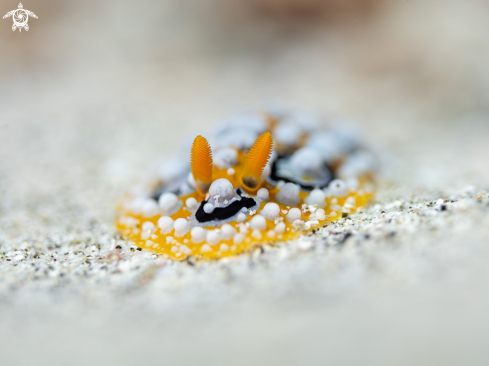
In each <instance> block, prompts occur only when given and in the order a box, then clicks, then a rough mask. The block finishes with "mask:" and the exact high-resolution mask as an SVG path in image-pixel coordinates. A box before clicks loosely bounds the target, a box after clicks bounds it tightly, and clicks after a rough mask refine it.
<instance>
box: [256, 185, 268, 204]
mask: <svg viewBox="0 0 489 366" xmlns="http://www.w3.org/2000/svg"><path fill="white" fill-rule="evenodd" d="M256 195H257V196H258V198H260V199H262V200H264V201H266V200H268V198H269V197H270V195H269V193H268V189H266V188H260V189H259V190H258V192H257V193H256Z"/></svg>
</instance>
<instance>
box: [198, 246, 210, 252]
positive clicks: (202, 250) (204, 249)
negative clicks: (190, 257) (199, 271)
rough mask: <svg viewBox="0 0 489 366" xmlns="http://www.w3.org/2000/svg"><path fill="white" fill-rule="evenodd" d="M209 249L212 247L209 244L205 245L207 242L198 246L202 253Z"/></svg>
mask: <svg viewBox="0 0 489 366" xmlns="http://www.w3.org/2000/svg"><path fill="white" fill-rule="evenodd" d="M211 250H212V248H211V247H210V246H209V245H207V244H204V245H202V247H201V248H200V251H201V252H202V253H208V252H210V251H211Z"/></svg>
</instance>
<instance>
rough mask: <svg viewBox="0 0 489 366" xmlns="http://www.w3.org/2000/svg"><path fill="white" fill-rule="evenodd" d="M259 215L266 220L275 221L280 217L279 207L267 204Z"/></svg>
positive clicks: (270, 203)
mask: <svg viewBox="0 0 489 366" xmlns="http://www.w3.org/2000/svg"><path fill="white" fill-rule="evenodd" d="M260 215H262V216H264V217H265V218H267V219H268V220H275V219H276V218H277V217H279V216H280V207H279V205H277V204H276V203H275V202H269V203H267V204H266V205H265V206H264V207H263V209H262V210H261V211H260Z"/></svg>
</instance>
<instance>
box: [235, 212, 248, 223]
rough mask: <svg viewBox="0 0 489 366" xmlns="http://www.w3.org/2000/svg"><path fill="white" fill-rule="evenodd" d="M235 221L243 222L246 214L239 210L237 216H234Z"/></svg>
mask: <svg viewBox="0 0 489 366" xmlns="http://www.w3.org/2000/svg"><path fill="white" fill-rule="evenodd" d="M236 221H238V222H245V221H246V214H244V213H243V212H240V213H239V214H238V216H237V217H236Z"/></svg>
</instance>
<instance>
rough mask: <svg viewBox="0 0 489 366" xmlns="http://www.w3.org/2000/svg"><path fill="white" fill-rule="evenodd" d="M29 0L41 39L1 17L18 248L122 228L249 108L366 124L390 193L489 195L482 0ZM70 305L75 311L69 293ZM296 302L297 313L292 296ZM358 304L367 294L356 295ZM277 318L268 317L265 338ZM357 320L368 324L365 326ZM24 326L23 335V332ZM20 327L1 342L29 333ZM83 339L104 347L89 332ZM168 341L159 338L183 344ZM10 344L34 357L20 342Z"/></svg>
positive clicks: (2, 163) (8, 232)
mask: <svg viewBox="0 0 489 366" xmlns="http://www.w3.org/2000/svg"><path fill="white" fill-rule="evenodd" d="M18 1H19V0H15V1H14V0H2V2H1V3H0V13H1V15H3V14H5V13H7V12H8V11H10V10H13V9H16V8H17V7H18ZM23 5H24V8H25V9H28V10H30V11H32V12H34V13H35V14H36V15H37V16H38V17H39V19H33V18H30V19H29V26H30V29H29V31H28V32H25V31H22V32H19V31H16V32H13V31H12V29H11V28H12V19H11V18H7V19H3V20H1V21H0V234H1V238H2V239H1V240H3V243H4V244H5V243H8V242H9V240H11V241H12V243H13V240H14V239H15V238H20V237H22V238H24V239H25V240H27V242H30V243H34V244H33V245H38V246H40V247H42V246H43V245H44V244H43V243H44V241H45V240H46V238H51V239H52V238H58V239H52V240H58V241H59V242H62V241H63V240H65V239H66V237H67V235H74V234H73V233H80V232H81V233H85V232H86V233H87V234H86V235H88V236H89V235H91V234H90V233H92V236H93V240H94V241H95V242H96V241H97V240H102V239H100V238H98V237H97V235H99V233H104V235H105V233H107V232H109V233H110V232H113V225H112V223H113V220H114V216H115V205H116V202H117V201H118V199H119V198H120V197H121V195H122V194H123V193H124V192H125V191H126V190H127V189H128V187H129V186H130V184H131V183H132V182H135V181H137V180H138V179H140V178H141V176H142V175H144V174H146V173H147V172H148V170H150V169H151V168H153V167H154V166H155V165H157V164H158V163H159V162H161V159H162V158H164V156H165V155H167V154H171V153H172V152H174V151H177V149H178V147H179V145H180V142H181V140H182V139H184V138H187V137H189V136H190V137H193V136H195V135H196V134H202V133H203V134H205V133H206V131H209V130H210V129H211V128H212V127H213V125H214V123H215V122H216V121H217V120H219V119H221V118H223V117H225V116H226V115H228V114H229V113H233V112H235V111H236V110H240V109H247V108H255V107H260V106H263V105H264V104H268V103H283V104H285V105H290V106H292V107H295V106H297V107H301V108H305V109H309V110H311V111H313V112H317V113H319V114H320V115H322V116H324V117H325V121H328V120H333V119H336V118H344V119H346V120H348V121H351V123H353V124H354V125H356V126H357V127H358V129H359V131H362V134H363V135H364V136H365V138H366V139H367V140H368V141H369V142H370V143H371V145H372V146H373V147H374V148H375V149H376V150H377V151H379V152H380V153H381V155H382V156H383V157H387V159H386V160H387V162H386V164H387V165H386V168H384V173H383V174H384V175H383V178H382V179H381V185H383V186H384V188H382V189H381V190H380V193H379V194H380V196H382V195H383V196H388V197H389V198H390V199H398V198H400V197H401V198H402V197H409V196H412V195H414V194H416V193H418V194H419V192H424V191H429V190H431V191H433V190H435V191H437V190H439V191H444V192H446V191H450V190H451V189H462V188H463V187H466V186H467V185H474V186H477V187H487V186H488V182H489V169H488V165H487V157H488V156H489V144H488V143H487V141H488V137H489V103H488V100H489V68H488V65H489V37H488V35H489V21H488V20H489V2H488V1H486V0H342V1H340V0H323V1H321V0H199V1H197V0H159V1H156V0H140V1H128V0H98V1H95V0H84V1H61V0H42V1H41V0H26V1H25V2H23ZM389 164H390V165H389ZM94 227H95V228H96V229H94ZM100 228H103V230H102V229H100ZM94 233H96V234H94ZM100 235H101V234H100ZM63 238H64V239H63ZM51 239H50V240H51ZM66 240H67V239H66ZM0 244H1V241H0ZM9 245H14V244H9ZM19 286H20V285H19ZM22 286H24V287H22V288H26V290H25V291H26V292H25V293H23V294H24V295H23V296H24V297H22V298H21V300H19V301H20V302H24V303H29V304H34V305H36V306H38V305H39V306H41V304H42V303H43V300H42V296H44V295H46V294H47V293H50V294H51V292H50V291H51V289H50V290H48V289H43V288H41V289H39V288H38V287H36V286H34V285H31V284H30V282H26V283H23V284H22ZM31 286H32V287H31ZM87 286H88V285H87ZM90 286H91V285H90ZM90 286H88V287H87V288H89V289H91V288H92V287H90ZM93 286H94V287H93V288H95V287H96V286H97V285H96V284H93ZM11 287H12V286H10V287H7V286H5V287H2V289H3V290H5V289H7V288H8V289H9V290H8V291H10V289H11ZM29 289H36V291H31V292H29V291H30V290H29ZM3 290H2V291H3ZM8 291H7V290H5V291H4V292H3V293H2V305H1V307H2V309H3V310H5V309H8V312H7V313H8V314H10V317H12V318H15V319H17V318H18V319H23V316H24V314H21V313H20V310H15V309H14V308H13V307H10V308H9V307H8V303H9V302H11V301H13V300H12V298H11V295H10V293H9V292H8ZM12 291H13V290H12ZM52 291H54V290H52ZM69 291H71V290H67V292H69ZM87 291H89V290H87ZM53 293H54V292H53ZM427 293H430V291H427ZM65 295H66V293H65ZM126 295H127V294H126ZM56 296H58V295H56ZM114 296H115V295H114ZM127 296H129V295H127ZM131 296H136V297H137V296H139V295H134V294H133V295H131ZM115 298H117V297H115ZM401 298H402V299H405V300H406V301H408V300H409V299H410V296H409V295H408V294H406V293H404V294H403V295H402V296H401V295H400V297H399V299H401ZM56 299H57V300H53V301H54V302H55V303H57V304H58V305H59V306H60V308H61V309H65V311H66V314H68V313H69V310H66V309H69V308H67V307H63V304H64V302H63V301H62V299H63V296H61V295H60V297H59V298H58V297H56ZM117 299H122V298H117ZM123 299H124V301H125V299H126V298H123ZM442 299H445V297H444V295H440V296H439V297H437V298H436V301H435V300H434V301H433V302H431V303H430V304H431V305H433V306H432V307H430V306H428V307H427V308H429V309H431V310H430V312H429V314H428V313H427V314H425V315H426V317H427V318H430V317H431V316H432V315H433V314H436V313H437V311H438V308H437V307H436V306H434V304H435V303H438V301H440V302H439V303H438V304H442V303H443V304H445V303H444V302H443V301H441V300H442ZM449 300H453V299H452V298H449ZM114 301H115V300H114ZM181 301H185V296H184V297H183V298H182V299H181ZM396 301H397V300H396ZM399 301H400V300H399ZM88 303H89V302H87V304H88ZM109 303H110V302H109ZM479 303H480V302H479ZM6 304H7V305H6ZM290 304H291V307H292V308H294V309H301V305H300V304H299V303H296V302H295V300H294V301H291V302H290ZM396 304H397V303H396ZM371 305H372V308H376V307H377V305H379V304H377V303H376V302H375V301H373V302H372V304H371ZM424 305H426V304H424ZM254 306H255V308H254V309H255V310H256V309H258V310H256V312H255V313H256V314H258V315H257V317H258V318H259V317H260V316H261V317H263V314H264V313H263V311H261V310H260V307H259V305H256V304H255V305H254ZM350 307H351V308H352V309H354V308H355V307H354V300H352V301H351V302H347V304H346V308H350ZM383 308H384V307H383V305H379V309H383ZM107 309H111V307H110V306H109V305H107ZM357 310H358V309H357ZM5 311H6V310H5ZM16 311H17V313H16ZM102 313H103V311H102ZM255 313H254V314H255ZM306 313H307V311H305V312H298V313H297V314H300V317H302V316H303V315H304V314H306ZM355 313H356V314H358V312H357V311H356V310H355ZM267 314H268V313H267ZM269 315H270V314H269ZM343 315H344V316H345V317H346V316H347V315H345V314H343ZM338 316H339V317H340V319H343V317H342V315H341V314H340V315H338ZM32 317H33V319H34V318H35V320H33V324H37V328H36V330H35V332H34V333H32V334H34V335H35V336H36V337H38V336H39V337H41V335H42V334H44V330H43V329H44V328H43V327H44V326H47V324H45V323H43V321H42V319H43V316H40V317H35V316H33V315H32ZM300 317H299V320H297V318H294V319H295V321H298V322H299V323H300V319H302V318H300ZM102 318H103V316H102ZM267 319H268V320H266V321H265V323H267V322H269V323H270V319H272V320H273V319H275V318H273V317H272V318H267ZM280 321H281V319H275V320H273V321H271V324H269V323H267V324H269V328H267V329H270V328H271V327H274V326H277V324H278V323H280ZM310 321H311V322H313V321H314V319H312V318H311V319H310ZM357 321H358V322H359V323H362V321H363V324H364V325H365V327H366V329H367V328H368V327H367V323H368V319H356V320H355V322H357ZM60 322H61V321H60ZM340 323H341V322H339V321H338V324H336V323H334V322H333V326H334V327H336V328H335V329H342V327H343V323H341V324H340ZM387 323H388V321H386V323H384V325H386V324H387ZM408 323H409V322H408V320H406V324H404V325H403V326H407V327H408V326H409V324H408ZM19 324H23V323H22V321H20V320H19V323H15V324H14V325H15V327H14V328H15V329H17V330H18V329H23V328H22V327H20V328H18V327H19ZM335 324H336V325H335ZM132 325H133V326H134V324H132ZM329 325H331V324H329ZM350 325H351V324H350ZM324 326H325V327H326V326H328V325H326V324H325V325H324ZM174 327H175V328H178V327H179V325H175V326H174ZM14 328H8V329H10V330H9V332H10V331H12V329H14ZM245 328H246V327H245ZM435 328H436V327H435V326H433V328H430V329H431V330H432V333H431V334H436V329H435ZM5 329H7V328H5ZM53 329H54V330H53ZM53 329H51V330H50V331H51V332H52V333H49V334H51V335H52V334H54V333H56V331H57V328H53ZM172 329H173V328H172ZM178 329H180V328H178ZM182 329H188V328H182ZM85 330H86V329H85ZM418 330H420V329H418ZM418 330H416V329H413V331H412V334H411V333H410V335H409V337H411V338H410V339H415V338H416V334H418V333H417V331H418ZM65 331H66V332H67V334H69V333H70V332H69V330H66V329H65ZM77 331H80V332H81V333H83V330H80V329H78V330H77ZM352 331H353V329H352ZM9 332H7V331H5V334H4V337H3V338H2V339H8V338H9V334H16V335H17V339H22V337H23V335H24V333H22V331H21V330H18V331H17V332H14V331H12V332H13V333H9ZM32 334H31V335H32ZM83 334H85V333H83ZM103 334H104V337H116V335H114V334H105V333H103ZM155 334H156V333H155ZM212 334H216V333H212V332H211V333H209V334H207V333H206V334H205V335H204V337H208V336H209V337H212V336H213V335H212ZM266 334H267V333H265V337H266ZM362 334H363V335H364V336H365V337H367V338H368V336H369V334H370V333H369V332H368V330H367V331H366V332H365V333H362ZM86 335H87V338H90V332H89V331H86ZM165 337H166V336H165ZM168 337H169V338H168V339H167V338H163V339H165V340H166V341H167V342H170V343H171V337H170V336H168ZM409 337H408V338H409ZM35 339H38V338H35ZM67 339H69V338H67ZM357 340H358V341H359V342H360V343H361V341H362V340H361V339H357ZM34 343H35V342H34ZM345 344H346V343H345ZM399 344H401V343H398V344H397V345H399ZM53 346H56V344H53ZM257 347H258V348H259V345H257ZM277 347H278V346H277ZM306 348H307V347H306ZM13 349H14V350H22V349H23V345H22V342H20V341H19V343H15V346H14V347H13ZM278 349H281V348H278ZM36 350H37V351H36V352H41V353H42V349H41V348H38V349H36ZM181 351H182V352H184V351H183V350H181ZM399 354H402V353H399ZM113 356H114V359H117V357H116V354H114V355H113ZM196 357H197V356H196ZM121 360H122V359H119V361H120V362H122V361H121ZM135 362H136V361H135ZM19 364H20V363H19ZM24 364H25V363H24ZM248 364H249V363H248ZM395 364H397V365H400V364H401V363H399V362H397V363H395ZM446 364H447V363H445V365H446Z"/></svg>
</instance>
